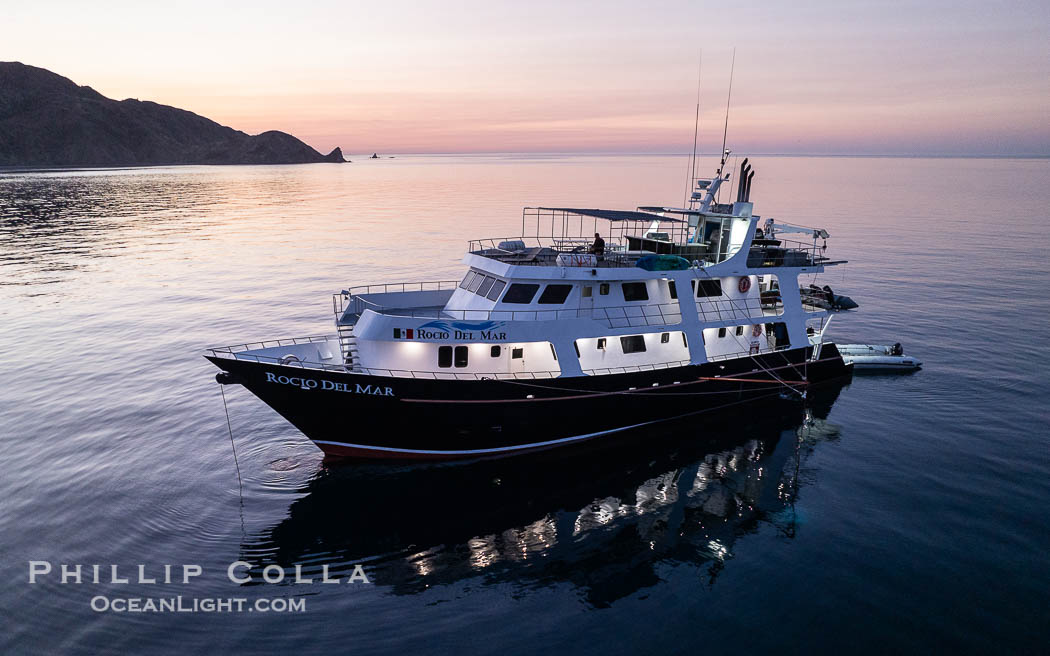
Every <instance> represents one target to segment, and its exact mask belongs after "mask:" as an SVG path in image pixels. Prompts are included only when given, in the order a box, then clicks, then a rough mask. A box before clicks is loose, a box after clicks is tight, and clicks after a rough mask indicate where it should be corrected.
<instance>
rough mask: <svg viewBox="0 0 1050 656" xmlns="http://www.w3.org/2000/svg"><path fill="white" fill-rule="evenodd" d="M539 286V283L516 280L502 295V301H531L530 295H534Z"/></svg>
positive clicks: (524, 302)
mask: <svg viewBox="0 0 1050 656" xmlns="http://www.w3.org/2000/svg"><path fill="white" fill-rule="evenodd" d="M539 288H540V286H539V285H534V284H524V283H520V282H516V283H514V284H513V285H511V286H510V289H508V290H507V294H506V295H505V296H504V297H503V302H504V303H521V304H523V305H527V304H529V303H531V302H532V297H533V296H535V295H536V291H537V290H538V289H539Z"/></svg>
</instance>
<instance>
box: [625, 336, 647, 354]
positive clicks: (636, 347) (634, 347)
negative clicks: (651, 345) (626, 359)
mask: <svg viewBox="0 0 1050 656" xmlns="http://www.w3.org/2000/svg"><path fill="white" fill-rule="evenodd" d="M620 347H621V348H622V349H623V352H624V353H645V336H643V335H624V336H623V337H621V338H620Z"/></svg>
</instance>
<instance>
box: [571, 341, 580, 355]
mask: <svg viewBox="0 0 1050 656" xmlns="http://www.w3.org/2000/svg"><path fill="white" fill-rule="evenodd" d="M572 348H574V349H576V357H577V358H578V357H580V345H579V344H577V343H576V342H573V343H572Z"/></svg>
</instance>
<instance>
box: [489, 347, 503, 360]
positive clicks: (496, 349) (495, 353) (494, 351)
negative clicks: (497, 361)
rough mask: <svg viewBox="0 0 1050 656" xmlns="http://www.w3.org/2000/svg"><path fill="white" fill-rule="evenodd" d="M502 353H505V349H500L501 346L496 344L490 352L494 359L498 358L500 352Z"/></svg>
mask: <svg viewBox="0 0 1050 656" xmlns="http://www.w3.org/2000/svg"><path fill="white" fill-rule="evenodd" d="M502 351H503V349H501V348H500V346H499V344H496V345H495V346H493V347H492V348H491V349H489V352H490V353H491V354H492V357H494V358H498V357H499V354H500V352H502Z"/></svg>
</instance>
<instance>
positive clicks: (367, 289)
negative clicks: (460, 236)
mask: <svg viewBox="0 0 1050 656" xmlns="http://www.w3.org/2000/svg"><path fill="white" fill-rule="evenodd" d="M458 285H459V281H458V280H427V281H416V282H392V283H381V284H376V285H357V286H355V287H350V288H348V289H344V290H342V291H341V292H339V293H338V294H332V311H333V312H334V313H335V315H336V316H337V317H339V316H342V315H343V313H344V312H345V311H346V309H347V308H348V307H350V306H351V305H361V306H362V309H360V310H357V309H355V310H354V311H353V314H361V312H363V311H364V310H365V309H375V308H382V306H381V305H379V304H378V303H374V302H372V301H368V300H365V299H363V298H361V295H362V294H390V293H395V292H438V291H444V290H449V289H453V290H454V289H455V288H456V287H457V286H458ZM364 306H368V307H367V308H366V307H364ZM377 311H378V310H377Z"/></svg>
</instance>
